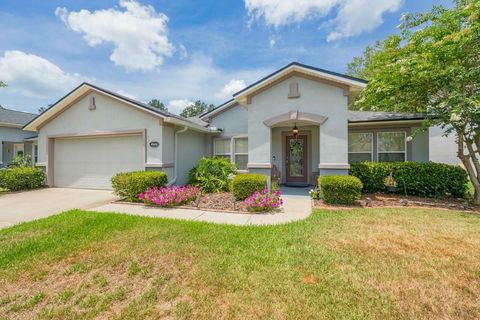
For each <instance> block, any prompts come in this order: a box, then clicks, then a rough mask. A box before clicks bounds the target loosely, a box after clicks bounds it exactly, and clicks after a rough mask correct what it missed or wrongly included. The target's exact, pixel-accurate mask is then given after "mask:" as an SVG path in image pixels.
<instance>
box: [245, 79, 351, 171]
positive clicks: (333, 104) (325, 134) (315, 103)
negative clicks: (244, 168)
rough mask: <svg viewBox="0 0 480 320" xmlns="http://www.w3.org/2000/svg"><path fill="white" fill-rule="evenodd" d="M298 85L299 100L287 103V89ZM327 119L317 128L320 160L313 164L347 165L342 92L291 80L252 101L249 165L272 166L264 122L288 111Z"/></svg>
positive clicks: (319, 84)
mask: <svg viewBox="0 0 480 320" xmlns="http://www.w3.org/2000/svg"><path fill="white" fill-rule="evenodd" d="M291 82H297V83H298V87H299V92H300V97H299V98H295V99H288V92H289V85H290V83H291ZM297 110H298V111H302V112H309V113H315V114H318V115H322V116H324V117H327V118H328V119H327V121H326V122H325V123H324V124H322V125H321V126H320V141H319V150H320V151H319V152H320V159H319V160H316V161H315V163H313V166H314V167H316V168H318V165H319V162H320V163H327V164H328V163H335V164H339V163H341V164H344V163H347V162H348V153H347V151H348V144H347V132H348V129H347V121H346V119H347V97H346V96H344V94H343V90H342V89H341V88H338V87H335V86H331V85H327V84H324V83H321V82H317V81H313V80H309V79H305V78H302V77H298V76H293V77H290V78H288V79H287V80H285V81H282V82H280V83H278V84H276V85H274V86H272V87H271V88H269V89H268V90H265V91H263V92H261V93H259V94H257V95H255V96H253V98H252V102H251V104H249V105H248V137H249V146H248V148H249V163H256V164H263V163H271V155H272V150H271V144H270V141H271V139H272V135H271V130H270V128H269V127H267V126H265V125H264V124H263V121H265V120H267V119H269V118H271V117H273V116H275V115H279V114H283V113H287V112H290V111H297Z"/></svg>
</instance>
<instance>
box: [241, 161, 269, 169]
mask: <svg viewBox="0 0 480 320" xmlns="http://www.w3.org/2000/svg"><path fill="white" fill-rule="evenodd" d="M247 168H248V169H271V168H272V164H271V163H268V162H266V163H247Z"/></svg>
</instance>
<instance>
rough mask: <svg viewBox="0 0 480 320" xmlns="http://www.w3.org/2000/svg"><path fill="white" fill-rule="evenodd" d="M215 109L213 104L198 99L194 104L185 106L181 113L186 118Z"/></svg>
mask: <svg viewBox="0 0 480 320" xmlns="http://www.w3.org/2000/svg"><path fill="white" fill-rule="evenodd" d="M213 109H215V106H214V105H213V104H206V103H205V102H203V101H201V100H197V101H195V103H194V104H191V105H189V106H187V107H185V109H183V111H182V113H180V115H181V116H182V117H185V118H188V117H195V116H199V115H201V114H202V113H205V112H207V111H210V110H213Z"/></svg>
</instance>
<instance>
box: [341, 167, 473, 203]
mask: <svg viewBox="0 0 480 320" xmlns="http://www.w3.org/2000/svg"><path fill="white" fill-rule="evenodd" d="M390 173H392V176H393V179H394V180H395V181H396V183H397V192H398V193H406V194H408V195H415V196H422V197H434V198H439V197H444V196H446V195H452V196H454V197H463V196H464V194H465V191H466V190H467V186H468V176H467V173H466V172H465V170H463V169H462V168H461V167H460V166H452V165H447V164H443V163H434V162H428V163H420V162H363V163H354V164H352V165H351V167H350V174H351V175H352V176H355V177H357V178H359V179H360V181H362V183H363V191H364V192H369V193H370V192H379V191H384V190H385V178H386V177H388V176H389V175H390Z"/></svg>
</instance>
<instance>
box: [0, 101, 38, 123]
mask: <svg viewBox="0 0 480 320" xmlns="http://www.w3.org/2000/svg"><path fill="white" fill-rule="evenodd" d="M36 116H37V115H36V114H33V113H28V112H22V111H16V110H10V109H5V108H3V107H2V106H0V123H9V124H16V125H21V126H23V125H25V124H27V123H28V122H30V121H31V120H32V119H34V118H35V117H36Z"/></svg>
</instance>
